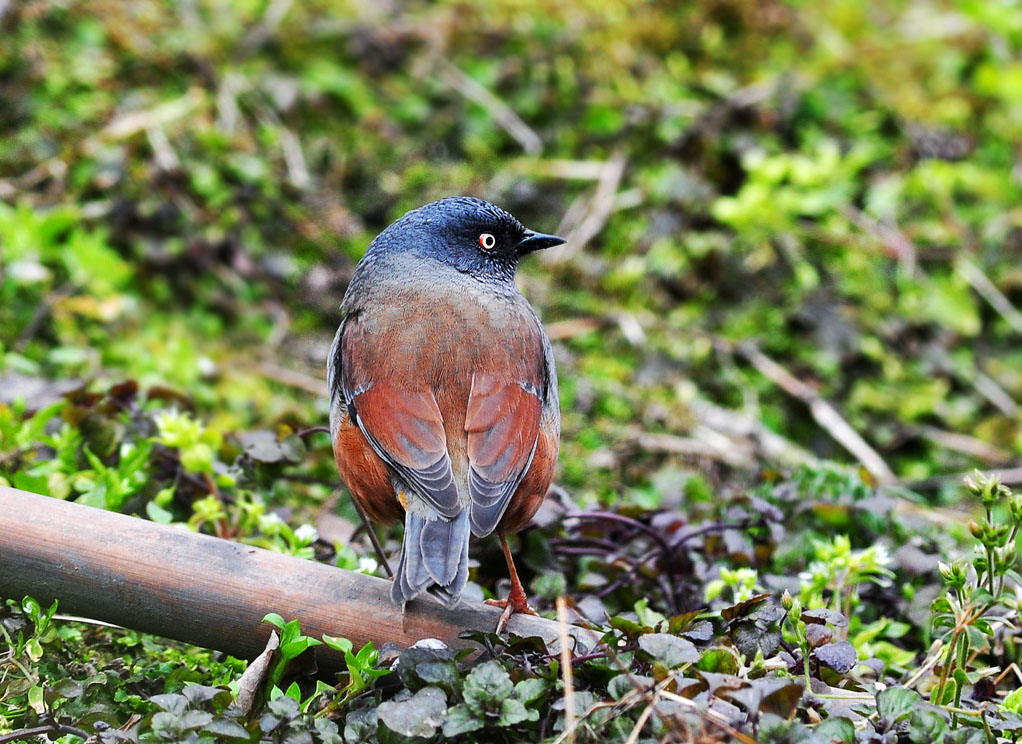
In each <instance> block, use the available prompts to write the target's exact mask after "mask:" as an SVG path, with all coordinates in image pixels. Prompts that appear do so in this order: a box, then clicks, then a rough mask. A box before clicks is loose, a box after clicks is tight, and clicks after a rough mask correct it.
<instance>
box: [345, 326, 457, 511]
mask: <svg viewBox="0 0 1022 744" xmlns="http://www.w3.org/2000/svg"><path fill="white" fill-rule="evenodd" d="M345 325H346V326H347V325H348V324H347V323H346V324H345ZM343 330H344V331H347V330H348V329H347V328H346V329H343ZM353 335H357V334H352V333H350V332H344V337H343V338H341V339H340V343H339V344H338V350H337V351H338V352H339V353H338V356H339V359H338V361H339V364H337V365H335V366H338V367H340V380H339V381H337V382H339V387H340V390H341V392H342V393H343V396H344V403H345V405H346V406H347V412H348V417H349V418H350V419H351V420H352V421H354V422H355V424H356V425H357V426H358V428H359V429H360V430H361V431H362V433H363V434H364V435H365V437H366V440H368V442H369V444H370V446H371V447H372V448H373V451H374V452H376V454H377V455H379V456H380V458H381V459H382V460H383V461H384V462H386V463H387V465H389V466H390V467H391V469H393V471H394V472H395V473H396V474H397V475H398V477H399V478H400V479H401V480H402V481H404V483H405V484H406V485H407V486H408V487H409V488H410V489H411V490H412V491H414V492H415V494H416V495H418V496H420V497H421V498H422V499H423V500H424V501H425V502H426V503H427V504H429V505H430V506H432V507H433V508H434V509H436V510H437V511H438V512H440V514H442V515H443V516H445V517H448V518H452V517H455V516H457V515H458V513H459V512H460V511H461V505H460V504H459V503H458V487H457V485H456V484H455V482H454V473H453V471H452V469H451V458H450V455H448V453H447V435H446V434H445V432H444V421H443V417H442V416H441V414H440V408H439V407H438V406H437V402H436V398H435V397H434V396H433V392H432V391H431V390H410V389H408V388H407V386H406V385H405V384H404V383H403V381H401V380H398V379H394V378H383V379H375V375H373V374H371V371H370V370H368V369H366V364H365V362H364V361H363V360H362V357H361V356H360V355H358V354H353V353H351V352H352V351H353V348H352V338H351V337H352V336H353ZM335 384H336V383H335Z"/></svg>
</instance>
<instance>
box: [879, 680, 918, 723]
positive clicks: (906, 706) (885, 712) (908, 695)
mask: <svg viewBox="0 0 1022 744" xmlns="http://www.w3.org/2000/svg"><path fill="white" fill-rule="evenodd" d="M922 703H923V698H922V696H921V695H920V694H919V693H918V692H916V691H915V690H909V689H908V688H905V687H888V688H887V689H885V690H881V692H880V694H879V695H877V712H878V713H879V714H880V715H881V716H883V717H884V718H886V719H888V720H890V721H897V720H898V719H900V718H902V717H903V716H906V715H908V713H909V712H910V711H911V710H912V709H913V708H915V707H916V706H917V705H922Z"/></svg>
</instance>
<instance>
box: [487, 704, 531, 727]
mask: <svg viewBox="0 0 1022 744" xmlns="http://www.w3.org/2000/svg"><path fill="white" fill-rule="evenodd" d="M538 720H539V711H538V710H528V709H527V708H526V707H525V705H523V704H522V701H521V700H517V699H515V698H507V699H506V700H504V702H503V703H502V704H501V706H500V718H498V719H497V725H498V726H513V725H515V724H516V723H521V722H522V721H538Z"/></svg>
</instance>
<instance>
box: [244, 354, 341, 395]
mask: <svg viewBox="0 0 1022 744" xmlns="http://www.w3.org/2000/svg"><path fill="white" fill-rule="evenodd" d="M253 366H254V367H255V369H256V370H258V371H259V372H260V373H262V374H263V375H265V376H266V377H268V378H270V379H271V380H273V381H274V382H279V383H281V384H282V385H288V386H289V387H293V388H298V389H299V390H304V391H305V392H307V393H312V394H313V395H326V392H327V390H326V379H324V378H322V377H313V376H312V375H309V374H306V373H305V372H300V371H298V370H296V369H288V368H287V367H281V366H280V365H279V364H274V363H273V362H255V363H254V365H253Z"/></svg>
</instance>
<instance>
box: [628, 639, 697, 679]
mask: <svg viewBox="0 0 1022 744" xmlns="http://www.w3.org/2000/svg"><path fill="white" fill-rule="evenodd" d="M639 648H641V649H642V650H643V651H645V652H646V653H647V654H649V656H650V657H652V659H653V660H654V661H661V662H663V663H664V665H666V666H667V667H668V668H671V669H673V668H674V667H677V666H681V665H682V664H691V663H694V662H697V661H699V651H698V650H697V649H696V647H695V644H693V643H692V642H691V641H687V640H685V639H684V638H679V637H677V636H673V635H670V634H669V633H647V634H646V635H642V636H639ZM706 671H711V670H706Z"/></svg>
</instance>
